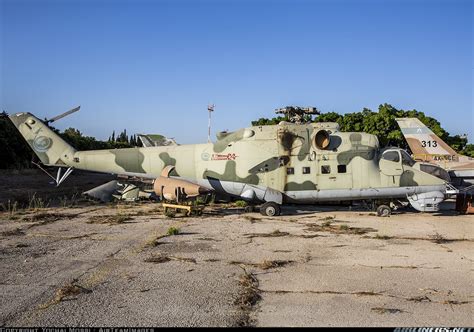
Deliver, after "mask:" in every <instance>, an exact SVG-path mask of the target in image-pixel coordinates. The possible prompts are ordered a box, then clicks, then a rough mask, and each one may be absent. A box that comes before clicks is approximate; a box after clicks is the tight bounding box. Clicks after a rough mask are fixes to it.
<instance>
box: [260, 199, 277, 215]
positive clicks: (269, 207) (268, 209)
mask: <svg viewBox="0 0 474 332" xmlns="http://www.w3.org/2000/svg"><path fill="white" fill-rule="evenodd" d="M260 213H261V214H262V215H264V216H269V217H273V216H279V215H280V213H281V209H280V205H278V204H277V203H275V202H266V203H265V204H263V205H262V206H261V207H260Z"/></svg>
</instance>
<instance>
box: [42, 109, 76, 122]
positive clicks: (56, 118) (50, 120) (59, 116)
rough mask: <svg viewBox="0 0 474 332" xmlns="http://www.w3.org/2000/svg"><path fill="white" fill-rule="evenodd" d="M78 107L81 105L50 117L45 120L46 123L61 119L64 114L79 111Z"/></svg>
mask: <svg viewBox="0 0 474 332" xmlns="http://www.w3.org/2000/svg"><path fill="white" fill-rule="evenodd" d="M80 108H81V106H77V107H76V108H73V109H72V110H69V111H67V112H64V113H63V114H60V115H57V116H55V117H54V118H51V119H48V120H46V123H51V122H54V121H57V120H59V119H62V118H64V117H65V116H68V115H70V114H72V113H74V112H77V111H79V109H80Z"/></svg>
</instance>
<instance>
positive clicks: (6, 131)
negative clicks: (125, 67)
mask: <svg viewBox="0 0 474 332" xmlns="http://www.w3.org/2000/svg"><path fill="white" fill-rule="evenodd" d="M50 128H51V129H52V130H53V131H54V132H56V133H57V134H58V135H59V136H61V137H62V138H63V139H64V140H65V141H66V142H68V143H69V144H71V145H72V146H73V147H74V148H76V149H77V150H81V151H84V150H100V149H120V148H130V147H134V146H142V144H141V141H140V139H139V138H138V137H137V136H136V135H132V136H130V137H129V136H128V135H127V130H126V129H125V130H123V131H122V132H121V133H120V134H119V135H117V139H116V138H115V131H114V132H113V133H112V136H111V137H109V139H108V140H107V141H99V140H97V139H96V138H94V137H91V136H84V135H83V134H82V133H81V132H80V131H79V130H77V129H75V128H67V129H66V130H64V132H62V133H61V132H60V131H59V130H58V129H56V128H54V127H51V126H50ZM0 156H2V157H1V158H0V169H23V168H29V167H31V160H33V158H35V156H34V153H33V151H32V150H31V148H30V147H29V146H28V144H27V143H26V141H25V139H24V138H23V137H22V136H21V135H20V133H19V132H18V130H17V129H16V128H15V126H14V125H13V123H12V122H11V121H10V119H9V118H8V114H7V113H6V112H2V113H0Z"/></svg>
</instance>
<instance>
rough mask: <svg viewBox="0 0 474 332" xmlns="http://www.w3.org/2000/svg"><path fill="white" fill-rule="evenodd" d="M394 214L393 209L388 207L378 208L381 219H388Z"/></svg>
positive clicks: (380, 206) (381, 206)
mask: <svg viewBox="0 0 474 332" xmlns="http://www.w3.org/2000/svg"><path fill="white" fill-rule="evenodd" d="M391 214H392V209H391V208H390V206H388V205H384V204H382V205H379V206H378V207H377V215H378V216H379V217H388V216H390V215H391Z"/></svg>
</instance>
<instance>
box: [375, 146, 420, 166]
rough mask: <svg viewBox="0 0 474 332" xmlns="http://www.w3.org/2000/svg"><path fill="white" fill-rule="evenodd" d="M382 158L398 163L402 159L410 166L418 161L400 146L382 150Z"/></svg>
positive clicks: (404, 163)
mask: <svg viewBox="0 0 474 332" xmlns="http://www.w3.org/2000/svg"><path fill="white" fill-rule="evenodd" d="M380 158H381V159H385V160H388V161H393V162H396V163H398V162H400V160H401V161H402V164H403V165H406V166H410V167H411V166H413V165H415V163H416V161H415V160H414V159H413V158H412V157H410V155H409V154H408V153H407V152H406V151H405V150H402V149H398V148H388V149H385V150H382V153H381V155H380Z"/></svg>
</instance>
